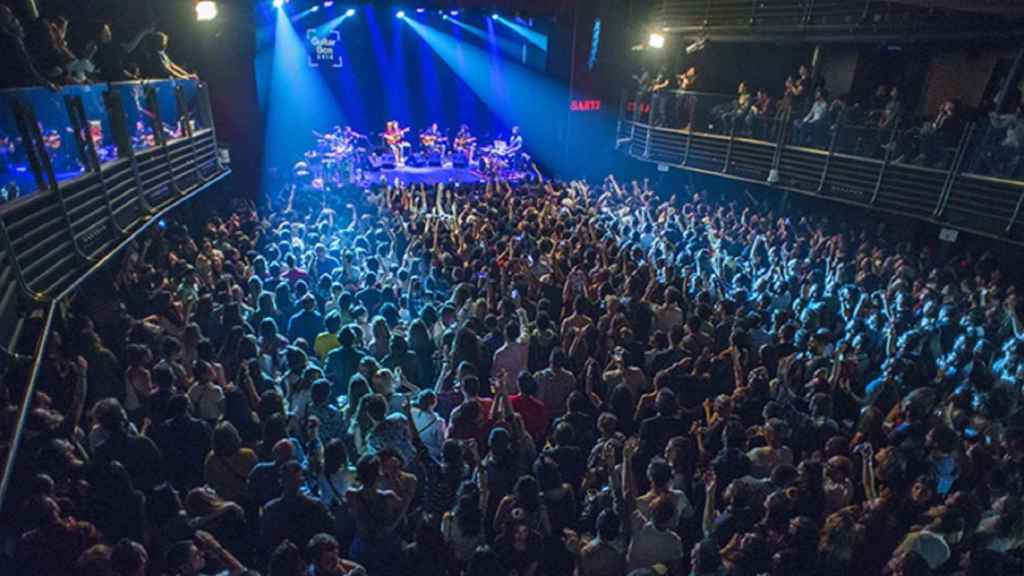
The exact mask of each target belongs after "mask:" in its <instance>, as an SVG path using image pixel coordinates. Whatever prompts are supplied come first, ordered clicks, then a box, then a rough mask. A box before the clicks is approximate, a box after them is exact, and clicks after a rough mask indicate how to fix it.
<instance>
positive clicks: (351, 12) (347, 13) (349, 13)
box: [345, 8, 356, 16]
mask: <svg viewBox="0 0 1024 576" xmlns="http://www.w3.org/2000/svg"><path fill="white" fill-rule="evenodd" d="M355 15H356V9H355V8H349V9H348V10H346V11H345V16H355Z"/></svg>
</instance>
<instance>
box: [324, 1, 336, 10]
mask: <svg viewBox="0 0 1024 576" xmlns="http://www.w3.org/2000/svg"><path fill="white" fill-rule="evenodd" d="M331 6H334V0H327V1H326V2H324V8H330V7H331Z"/></svg>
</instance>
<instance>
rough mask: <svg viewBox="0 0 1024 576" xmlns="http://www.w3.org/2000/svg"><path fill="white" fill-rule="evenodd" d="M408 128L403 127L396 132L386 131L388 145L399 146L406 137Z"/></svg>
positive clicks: (385, 137)
mask: <svg viewBox="0 0 1024 576" xmlns="http://www.w3.org/2000/svg"><path fill="white" fill-rule="evenodd" d="M408 131H409V129H408V128H402V129H401V130H396V131H394V132H385V133H384V141H385V142H387V144H388V146H397V145H398V144H400V143H401V142H402V140H404V139H405V134H406V132H408Z"/></svg>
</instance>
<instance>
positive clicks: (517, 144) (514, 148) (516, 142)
mask: <svg viewBox="0 0 1024 576" xmlns="http://www.w3.org/2000/svg"><path fill="white" fill-rule="evenodd" d="M522 150H523V135H522V134H520V133H519V126H513V127H512V136H510V137H509V139H508V153H509V154H518V153H520V152H521V151H522Z"/></svg>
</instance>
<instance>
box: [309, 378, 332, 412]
mask: <svg viewBox="0 0 1024 576" xmlns="http://www.w3.org/2000/svg"><path fill="white" fill-rule="evenodd" d="M310 395H311V397H312V399H313V404H315V405H317V406H322V405H324V404H326V403H327V402H328V401H329V400H330V396H331V381H330V380H325V379H323V378H321V379H319V380H317V381H316V382H313V386H312V388H311V389H310Z"/></svg>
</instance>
